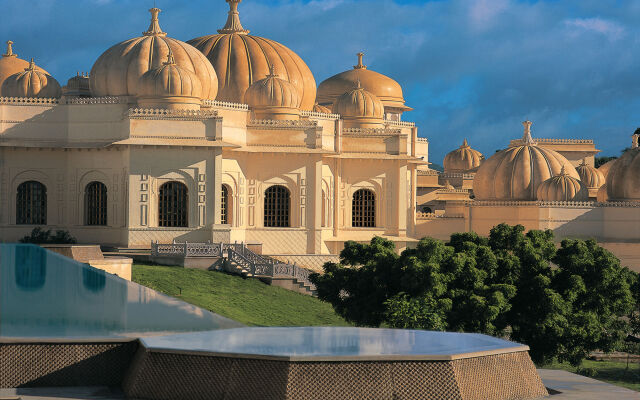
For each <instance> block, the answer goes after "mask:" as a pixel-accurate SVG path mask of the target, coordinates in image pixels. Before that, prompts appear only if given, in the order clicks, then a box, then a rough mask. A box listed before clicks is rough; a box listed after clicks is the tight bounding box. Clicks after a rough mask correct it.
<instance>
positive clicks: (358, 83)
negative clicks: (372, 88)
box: [356, 78, 362, 89]
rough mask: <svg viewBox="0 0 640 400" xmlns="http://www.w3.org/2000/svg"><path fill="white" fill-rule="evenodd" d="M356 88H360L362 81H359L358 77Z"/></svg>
mask: <svg viewBox="0 0 640 400" xmlns="http://www.w3.org/2000/svg"><path fill="white" fill-rule="evenodd" d="M356 89H362V83H360V78H358V80H357V81H356Z"/></svg>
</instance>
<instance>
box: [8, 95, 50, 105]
mask: <svg viewBox="0 0 640 400" xmlns="http://www.w3.org/2000/svg"><path fill="white" fill-rule="evenodd" d="M59 103H60V99H53V98H40V97H0V104H11V105H15V106H53V105H57V104H59Z"/></svg>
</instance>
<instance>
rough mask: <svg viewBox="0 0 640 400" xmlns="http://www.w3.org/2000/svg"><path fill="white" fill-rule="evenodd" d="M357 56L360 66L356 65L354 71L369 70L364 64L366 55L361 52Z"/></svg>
mask: <svg viewBox="0 0 640 400" xmlns="http://www.w3.org/2000/svg"><path fill="white" fill-rule="evenodd" d="M356 55H357V56H358V65H354V66H353V69H367V66H366V65H364V64H362V57H364V53H363V52H360V53H358V54H356Z"/></svg>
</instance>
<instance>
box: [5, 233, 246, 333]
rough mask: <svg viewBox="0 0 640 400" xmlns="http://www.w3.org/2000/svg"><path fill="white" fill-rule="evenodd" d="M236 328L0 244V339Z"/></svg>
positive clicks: (83, 269)
mask: <svg viewBox="0 0 640 400" xmlns="http://www.w3.org/2000/svg"><path fill="white" fill-rule="evenodd" d="M239 326H242V325H241V324H239V323H237V322H235V321H232V320H230V319H227V318H224V317H222V316H220V315H217V314H214V313H211V312H209V311H207V310H204V309H202V308H199V307H196V306H193V305H190V304H187V303H185V302H182V301H180V300H178V299H175V298H172V297H168V296H166V295H163V294H161V293H158V292H156V291H154V290H152V289H149V288H146V287H144V286H141V285H138V284H136V283H133V282H129V281H127V280H124V279H121V278H119V277H117V276H115V275H111V274H108V273H106V272H104V271H102V270H99V269H96V268H93V267H90V266H89V265H87V264H83V263H80V262H77V261H74V260H71V259H69V258H67V257H64V256H62V255H60V254H57V253H54V252H51V251H48V250H45V249H43V248H41V247H39V246H35V245H29V244H0V337H5V338H6V337H30V338H70V337H83V338H85V337H90V338H95V337H101V338H110V337H140V336H148V335H158V334H167V333H176V332H193V331H208V330H215V329H224V328H234V327H239Z"/></svg>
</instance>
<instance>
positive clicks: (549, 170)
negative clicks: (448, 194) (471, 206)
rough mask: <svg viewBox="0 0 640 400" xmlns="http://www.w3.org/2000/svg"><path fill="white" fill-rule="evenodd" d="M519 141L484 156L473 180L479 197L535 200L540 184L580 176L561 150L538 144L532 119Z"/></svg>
mask: <svg viewBox="0 0 640 400" xmlns="http://www.w3.org/2000/svg"><path fill="white" fill-rule="evenodd" d="M523 124H524V126H525V133H524V136H523V138H522V142H521V144H520V145H517V146H513V147H509V148H507V149H505V150H501V151H499V152H497V153H496V154H494V155H493V156H491V157H490V158H489V159H487V160H485V161H484V162H483V163H482V165H480V168H478V172H477V173H476V176H475V178H474V180H473V193H474V194H475V196H476V199H478V200H522V201H534V200H536V194H537V192H536V191H537V189H538V185H540V184H541V183H542V182H544V181H546V180H547V179H549V178H551V177H553V176H555V175H559V174H560V172H561V171H562V167H564V168H565V172H566V174H567V175H569V176H571V177H573V178H576V179H580V177H579V176H578V173H577V172H576V169H575V168H574V167H573V165H571V163H570V162H569V160H567V159H566V158H565V157H564V156H562V155H561V154H559V153H557V152H555V151H553V150H549V149H545V148H543V147H538V146H537V145H536V143H535V142H534V141H533V139H532V138H531V122H530V121H525V122H524V123H523Z"/></svg>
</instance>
